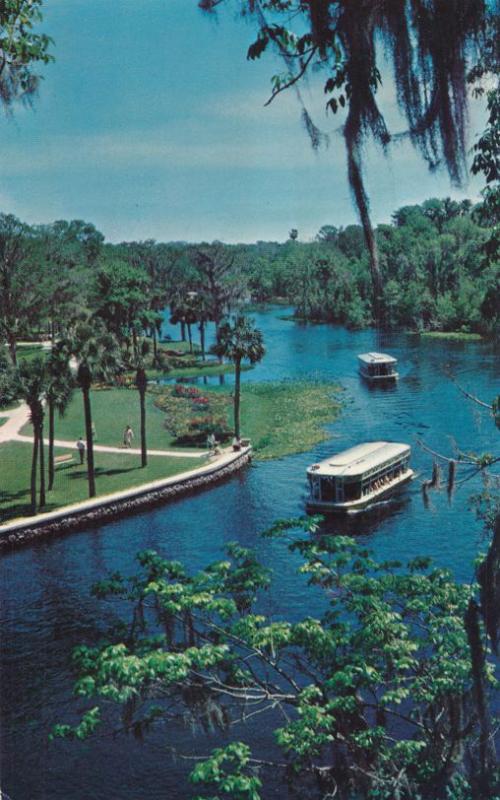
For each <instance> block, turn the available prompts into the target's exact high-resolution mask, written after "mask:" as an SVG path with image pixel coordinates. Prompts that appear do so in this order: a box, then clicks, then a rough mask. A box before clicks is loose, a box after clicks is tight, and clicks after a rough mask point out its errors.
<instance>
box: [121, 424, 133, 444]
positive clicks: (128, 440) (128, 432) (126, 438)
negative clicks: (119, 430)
mask: <svg viewBox="0 0 500 800" xmlns="http://www.w3.org/2000/svg"><path fill="white" fill-rule="evenodd" d="M133 438H134V431H133V430H132V428H131V427H130V425H127V427H126V428H125V430H124V431H123V445H124V447H132V439H133Z"/></svg>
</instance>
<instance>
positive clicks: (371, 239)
mask: <svg viewBox="0 0 500 800" xmlns="http://www.w3.org/2000/svg"><path fill="white" fill-rule="evenodd" d="M347 165H348V175H349V184H350V186H351V189H352V191H353V194H354V199H355V201H356V206H357V209H358V212H359V217H360V221H361V225H362V227H363V233H364V236H365V242H366V246H367V248H368V252H369V255H370V272H371V278H372V288H373V316H374V318H375V323H376V324H377V325H382V324H383V309H382V276H381V273H380V265H379V258H378V247H377V241H376V239H375V233H374V231H373V227H372V223H371V219H370V212H369V205H368V197H367V195H366V192H365V187H364V184H363V176H362V174H361V165H360V161H359V152H358V145H357V144H355V143H353V142H347Z"/></svg>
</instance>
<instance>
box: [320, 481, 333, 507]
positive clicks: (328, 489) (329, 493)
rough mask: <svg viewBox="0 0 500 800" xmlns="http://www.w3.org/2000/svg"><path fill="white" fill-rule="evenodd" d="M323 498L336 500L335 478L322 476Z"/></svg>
mask: <svg viewBox="0 0 500 800" xmlns="http://www.w3.org/2000/svg"><path fill="white" fill-rule="evenodd" d="M321 499H322V500H324V501H326V502H335V478H321Z"/></svg>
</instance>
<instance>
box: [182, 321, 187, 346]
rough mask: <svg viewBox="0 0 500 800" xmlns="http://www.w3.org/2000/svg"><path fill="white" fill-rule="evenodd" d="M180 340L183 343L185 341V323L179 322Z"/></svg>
mask: <svg viewBox="0 0 500 800" xmlns="http://www.w3.org/2000/svg"><path fill="white" fill-rule="evenodd" d="M181 339H182V341H183V342H185V341H186V323H185V322H181Z"/></svg>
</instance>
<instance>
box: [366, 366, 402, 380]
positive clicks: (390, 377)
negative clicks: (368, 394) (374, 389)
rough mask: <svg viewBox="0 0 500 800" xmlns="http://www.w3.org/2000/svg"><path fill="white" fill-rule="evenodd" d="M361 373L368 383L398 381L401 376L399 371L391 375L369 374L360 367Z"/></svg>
mask: <svg viewBox="0 0 500 800" xmlns="http://www.w3.org/2000/svg"><path fill="white" fill-rule="evenodd" d="M359 374H360V375H361V377H362V378H363V379H364V380H365V381H368V383H382V382H383V383H385V382H387V381H397V380H398V378H399V372H393V373H392V374H391V375H367V374H366V373H365V372H363V370H361V369H360V370H359Z"/></svg>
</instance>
